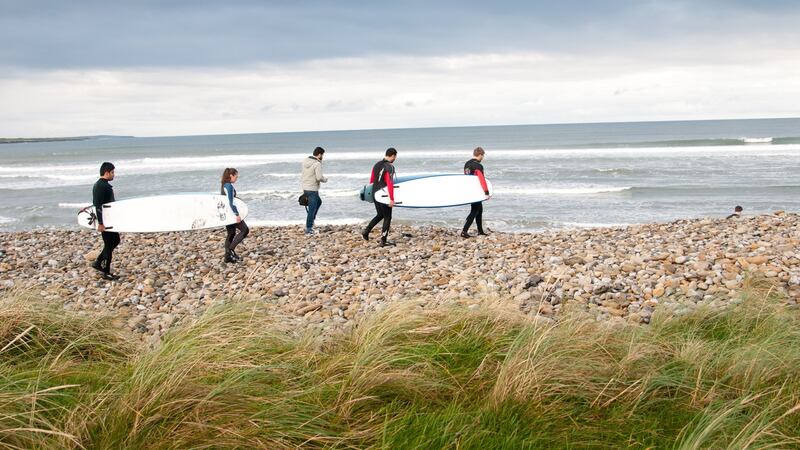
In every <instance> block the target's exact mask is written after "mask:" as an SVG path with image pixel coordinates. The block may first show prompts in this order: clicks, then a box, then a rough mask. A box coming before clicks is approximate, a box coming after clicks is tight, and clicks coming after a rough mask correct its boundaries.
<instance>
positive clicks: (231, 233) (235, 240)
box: [219, 168, 250, 263]
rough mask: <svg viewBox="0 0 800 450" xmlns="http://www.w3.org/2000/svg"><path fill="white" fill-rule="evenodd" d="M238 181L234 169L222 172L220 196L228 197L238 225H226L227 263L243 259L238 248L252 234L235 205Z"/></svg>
mask: <svg viewBox="0 0 800 450" xmlns="http://www.w3.org/2000/svg"><path fill="white" fill-rule="evenodd" d="M238 179H239V171H238V170H236V169H234V168H227V169H225V170H224V171H223V172H222V180H221V187H220V189H219V191H220V194H222V195H225V196H227V197H228V204H230V207H231V209H232V210H233V213H234V214H236V223H234V224H231V225H225V230H226V231H227V232H228V235H227V236H226V238H225V262H226V263H235V262H239V261H241V260H242V258H240V257H239V255H237V254H236V246H237V245H239V244H240V243H241V242H242V241H243V240H244V238H246V237H247V235H248V234H249V233H250V228H248V227H247V224H246V223H244V220H242V218H241V216H239V210H238V209H237V208H236V205H234V203H233V199H234V198H236V189H234V188H233V183H236V180H238ZM236 230H239V233H236Z"/></svg>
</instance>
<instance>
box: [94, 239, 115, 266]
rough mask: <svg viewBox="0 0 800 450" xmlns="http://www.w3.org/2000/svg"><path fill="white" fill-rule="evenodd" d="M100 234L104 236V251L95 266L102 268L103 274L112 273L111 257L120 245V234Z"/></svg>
mask: <svg viewBox="0 0 800 450" xmlns="http://www.w3.org/2000/svg"><path fill="white" fill-rule="evenodd" d="M100 234H101V235H102V236H103V251H102V252H100V255H98V256H97V259H96V260H95V262H94V264H95V265H96V266H98V267H100V268H101V269H102V270H103V272H105V273H111V256H112V254H113V253H114V249H115V248H117V246H118V245H119V243H120V238H119V233H114V232H113V231H103V232H102V233H100Z"/></svg>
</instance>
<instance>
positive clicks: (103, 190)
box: [92, 162, 120, 281]
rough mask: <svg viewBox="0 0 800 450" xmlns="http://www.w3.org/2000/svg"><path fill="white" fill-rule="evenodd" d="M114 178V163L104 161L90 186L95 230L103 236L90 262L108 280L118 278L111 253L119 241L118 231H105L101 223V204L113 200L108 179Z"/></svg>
mask: <svg viewBox="0 0 800 450" xmlns="http://www.w3.org/2000/svg"><path fill="white" fill-rule="evenodd" d="M113 179H114V164H111V163H110V162H104V163H103V164H101V165H100V179H99V180H97V182H95V183H94V187H92V204H93V205H94V210H95V214H96V215H97V231H99V232H100V235H101V236H102V237H103V251H101V252H100V255H98V256H97V259H96V260H95V262H94V263H92V267H93V268H94V269H96V270H99V271H100V272H102V273H103V278H105V279H106V280H109V281H114V280H118V279H119V277H118V276H116V275H114V274H113V273H111V255H112V253H114V249H115V248H117V246H118V245H119V243H120V238H119V233H115V232H113V231H106V226H105V225H103V205H104V204H106V203H111V202H113V201H114V187H113V186H111V184H110V183H109V181H112V180H113Z"/></svg>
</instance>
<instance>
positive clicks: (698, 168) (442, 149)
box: [0, 119, 800, 232]
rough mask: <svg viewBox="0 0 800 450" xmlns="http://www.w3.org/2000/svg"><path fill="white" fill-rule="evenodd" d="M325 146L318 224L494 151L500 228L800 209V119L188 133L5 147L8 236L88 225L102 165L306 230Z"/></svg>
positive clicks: (459, 219) (453, 219)
mask: <svg viewBox="0 0 800 450" xmlns="http://www.w3.org/2000/svg"><path fill="white" fill-rule="evenodd" d="M316 146H322V147H324V148H325V150H326V153H325V158H324V164H323V171H324V173H325V175H326V176H328V177H329V179H330V181H329V182H328V183H325V184H323V185H322V189H321V196H322V199H323V204H322V208H321V210H320V213H319V215H318V220H317V222H318V224H321V225H325V224H333V225H337V224H358V223H363V222H365V221H368V220H369V219H370V218H371V217H372V216H373V215H374V212H375V210H374V208H373V206H372V205H371V204H368V203H365V202H362V201H361V200H359V199H358V196H357V193H358V190H359V189H360V188H361V186H362V185H364V184H365V183H366V182H367V181H369V172H370V169H371V168H372V165H373V164H374V163H375V162H376V161H378V160H379V159H381V158H382V157H383V153H384V151H385V150H386V148H388V147H395V148H396V149H397V150H398V159H397V161H396V162H395V167H396V169H397V174H398V175H401V176H402V175H416V174H427V173H460V172H461V171H462V170H463V165H464V162H466V161H467V160H468V159H469V158H470V157H471V154H472V149H473V148H474V147H476V146H482V147H483V148H484V149H485V150H486V158H485V159H484V166H485V168H486V175H487V177H488V178H489V179H490V180H491V181H492V183H493V184H494V188H495V193H494V197H493V198H492V199H491V200H490V201H488V202H487V203H485V206H484V221H485V223H486V226H487V227H488V228H490V229H493V230H498V231H511V232H513V231H539V230H545V229H553V228H564V227H604V226H618V225H626V224H635V223H645V222H666V221H672V220H676V219H683V218H696V217H724V216H726V215H727V214H729V213H730V212H732V210H733V208H734V206H736V205H741V206H742V207H744V213H745V214H761V213H770V212H773V211H775V210H786V211H798V210H800V119H754V120H715V121H675V122H635V123H597V124H563V125H513V126H485V127H457V128H417V129H390V130H356V131H327V132H297V133H263V134H237V135H209V136H177V137H150V138H147V137H136V138H121V137H120V138H115V137H102V138H92V139H88V140H83V141H62V142H41V143H20V144H2V145H0V194H1V195H2V197H3V199H4V200H3V201H2V202H0V230H3V231H12V230H27V229H34V228H58V229H77V224H76V214H77V211H78V210H79V209H80V208H81V207H82V206H84V205H86V204H88V203H90V202H91V190H92V184H93V183H94V181H95V180H96V179H97V178H98V168H99V166H100V163H102V162H103V161H111V162H113V163H114V164H115V165H116V168H117V169H116V179H115V180H114V181H113V182H112V184H113V186H114V191H115V194H116V198H117V199H118V200H122V199H125V198H130V197H139V196H148V195H160V194H173V193H181V192H214V193H216V192H218V191H219V178H220V175H221V174H222V170H223V169H224V168H225V167H236V168H237V169H239V173H240V178H239V182H238V183H237V184H236V188H237V190H238V192H239V196H240V197H241V198H242V199H243V200H244V201H246V202H247V204H248V206H249V207H250V216H249V217H248V218H247V222H248V223H249V224H250V225H251V226H259V225H260V226H267V227H269V226H279V225H298V226H299V225H300V224H301V223H302V222H303V221H304V218H305V210H304V209H303V208H302V207H301V206H299V205H298V204H297V196H298V195H299V194H300V192H301V190H300V164H301V163H302V161H303V159H304V158H306V157H307V156H308V155H310V154H311V151H312V150H313V149H314V147H316ZM468 211H469V207H468V206H465V207H455V208H444V209H435V210H420V209H408V208H398V209H397V210H396V211H395V213H394V220H395V223H405V224H411V225H435V226H443V227H449V228H453V229H457V228H458V227H460V226H461V225H462V223H463V220H464V218H465V217H466V215H467V213H468Z"/></svg>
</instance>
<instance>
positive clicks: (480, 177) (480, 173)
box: [475, 170, 489, 195]
mask: <svg viewBox="0 0 800 450" xmlns="http://www.w3.org/2000/svg"><path fill="white" fill-rule="evenodd" d="M475 175H477V176H478V180H479V181H480V182H481V188H483V193H484V194H486V195H489V186H487V185H486V177H484V176H483V171H482V170H476V171H475Z"/></svg>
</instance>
